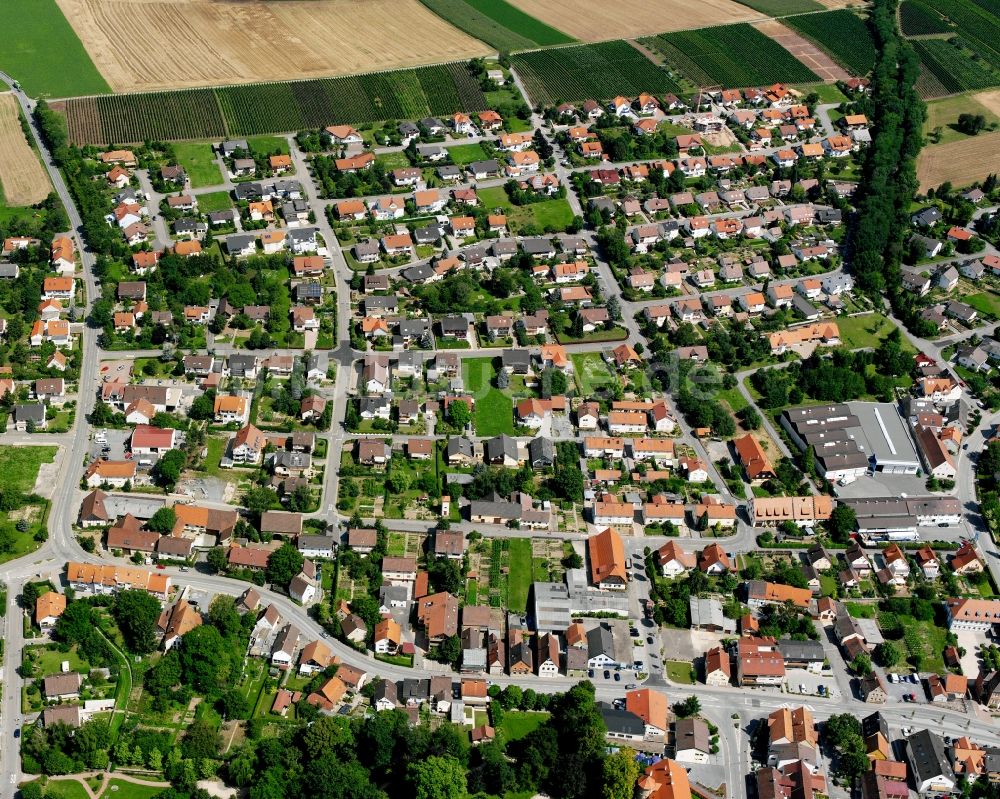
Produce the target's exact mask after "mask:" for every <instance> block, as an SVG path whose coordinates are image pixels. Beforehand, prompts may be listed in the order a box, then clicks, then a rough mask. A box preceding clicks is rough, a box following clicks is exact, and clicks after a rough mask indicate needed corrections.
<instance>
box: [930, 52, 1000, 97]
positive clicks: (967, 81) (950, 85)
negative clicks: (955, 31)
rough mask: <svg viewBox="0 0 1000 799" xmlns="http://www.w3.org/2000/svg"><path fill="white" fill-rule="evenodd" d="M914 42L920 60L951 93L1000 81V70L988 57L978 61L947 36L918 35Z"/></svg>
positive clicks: (995, 83)
mask: <svg viewBox="0 0 1000 799" xmlns="http://www.w3.org/2000/svg"><path fill="white" fill-rule="evenodd" d="M911 44H912V45H913V46H914V48H915V49H916V51H917V55H919V56H920V64H921V66H923V67H924V68H926V69H927V71H928V72H930V73H931V74H932V75H933V76H934V77H935V78H936V79H937V81H938V82H939V83H940V84H941V85H942V86H943V87H944V88H945V89H946V90H947V93H948V94H952V93H955V92H964V91H969V90H971V89H988V88H990V87H991V86H997V85H1000V73H998V72H997V71H996V70H995V69H993V68H992V67H990V66H989V64H987V63H986V62H985V61H976V60H974V59H973V58H972V56H971V55H970V54H969V53H966V52H963V51H962V50H960V49H959V48H958V47H956V46H955V45H954V44H952V43H951V42H950V41H947V40H945V39H916V40H914V41H913V42H911Z"/></svg>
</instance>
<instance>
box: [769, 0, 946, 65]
mask: <svg viewBox="0 0 1000 799" xmlns="http://www.w3.org/2000/svg"><path fill="white" fill-rule="evenodd" d="M949 2H950V0H949ZM782 22H784V23H785V24H786V25H788V26H789V27H791V28H794V29H795V30H797V31H798V32H799V33H801V34H802V35H803V36H807V37H808V38H810V39H812V40H813V41H814V42H816V44H818V45H819V46H820V47H822V48H823V49H824V50H826V52H827V53H829V54H830V56H831V57H832V58H833V59H835V60H836V61H838V62H839V63H840V64H842V65H843V66H844V67H845V68H847V69H849V70H850V71H851V72H853V73H854V74H855V75H867V74H868V73H869V72H871V71H872V67H874V66H875V41H874V39H872V34H871V31H870V30H868V25H867V23H866V22H865V20H863V19H862V18H861V17H859V16H858V15H857V14H855V13H854V12H853V11H850V10H848V9H840V10H838V11H825V12H823V13H822V14H803V15H801V16H797V17H787V18H785V19H783V20H782Z"/></svg>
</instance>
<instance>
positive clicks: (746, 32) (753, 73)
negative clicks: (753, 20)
mask: <svg viewBox="0 0 1000 799" xmlns="http://www.w3.org/2000/svg"><path fill="white" fill-rule="evenodd" d="M642 44H643V45H645V46H646V47H649V48H650V49H652V50H655V51H657V52H658V53H660V54H662V55H663V57H664V58H666V60H667V61H668V62H670V64H671V65H673V66H674V67H676V68H677V69H678V70H680V72H681V73H683V74H684V75H685V76H687V77H688V78H690V79H691V80H692V81H694V82H695V83H696V84H698V85H699V86H724V87H743V86H761V85H766V84H769V83H810V82H812V81H818V80H819V76H818V75H816V73H815V72H813V71H812V70H811V69H809V68H808V67H807V66H806V65H805V64H803V63H802V62H801V61H799V60H798V59H797V58H796V57H795V56H793V55H792V54H791V53H789V52H788V51H787V50H786V49H785V48H784V47H782V46H781V45H780V44H778V43H777V42H776V41H774V40H773V39H771V38H770V37H768V36H765V35H764V34H763V33H761V32H760V31H759V30H757V29H756V28H754V27H752V26H750V25H747V24H746V23H739V24H736V25H720V26H718V27H713V28H701V29H698V30H689V31H676V32H674V33H664V34H661V35H659V36H653V37H651V38H649V39H643V40H642Z"/></svg>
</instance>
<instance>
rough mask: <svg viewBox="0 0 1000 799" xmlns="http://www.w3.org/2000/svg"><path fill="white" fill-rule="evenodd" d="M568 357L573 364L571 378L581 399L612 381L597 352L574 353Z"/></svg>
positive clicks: (612, 377)
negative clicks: (574, 381)
mask: <svg viewBox="0 0 1000 799" xmlns="http://www.w3.org/2000/svg"><path fill="white" fill-rule="evenodd" d="M569 357H570V360H571V361H572V362H573V378H574V380H576V388H577V390H578V391H579V392H580V396H581V397H589V396H591V395H592V394H593V393H594V392H595V391H597V390H598V389H600V388H602V387H604V386H607V385H609V384H610V383H611V381H612V380H613V379H614V376H613V375H612V374H611V370H610V369H608V365H607V364H606V363H605V362H604V358H602V357H601V354H600V353H599V352H574V353H573V354H572V355H570V356H569Z"/></svg>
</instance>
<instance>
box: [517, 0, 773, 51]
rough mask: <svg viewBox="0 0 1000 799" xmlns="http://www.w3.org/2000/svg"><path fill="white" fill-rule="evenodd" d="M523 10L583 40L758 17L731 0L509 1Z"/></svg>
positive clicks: (750, 10) (621, 36) (672, 29)
mask: <svg viewBox="0 0 1000 799" xmlns="http://www.w3.org/2000/svg"><path fill="white" fill-rule="evenodd" d="M510 1H511V2H512V3H513V4H514V5H515V6H517V7H518V8H520V9H521V10H522V11H524V12H525V13H528V14H531V15H532V16H533V17H536V18H537V19H540V20H541V21H542V22H544V23H545V24H547V25H551V26H552V27H553V28H556V29H557V30H561V31H562V32H563V33H568V34H569V35H570V36H573V37H574V38H576V39H580V40H581V41H584V42H598V41H604V40H605V39H616V38H629V37H632V36H640V35H644V34H654V33H666V32H668V31H677V30H685V29H687V28H704V27H706V26H709V25H726V24H729V23H731V22H747V21H749V20H754V19H761V18H762V15H761V14H760V12H759V11H754V10H753V9H752V8H748V7H747V6H741V5H739V4H738V3H733V2H731V0H662V1H661V2H658V3H649V2H647V1H646V0H618V2H614V3H609V2H607V0H576V1H574V0H510Z"/></svg>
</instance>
